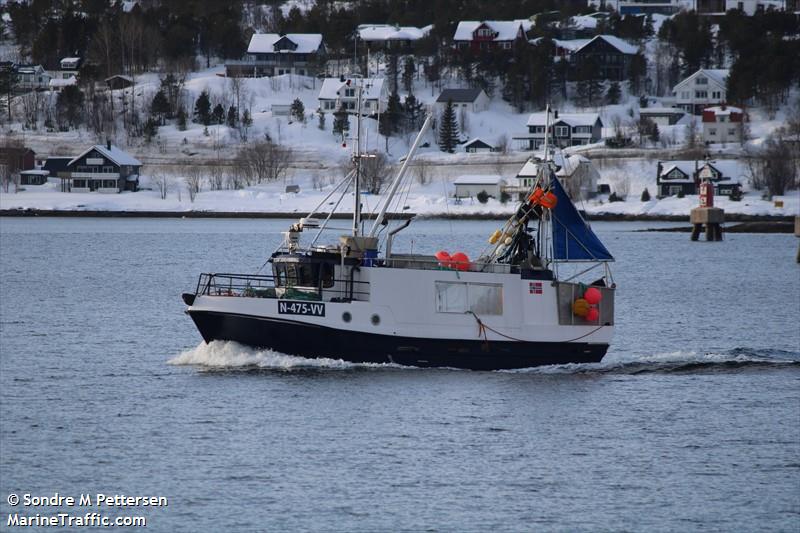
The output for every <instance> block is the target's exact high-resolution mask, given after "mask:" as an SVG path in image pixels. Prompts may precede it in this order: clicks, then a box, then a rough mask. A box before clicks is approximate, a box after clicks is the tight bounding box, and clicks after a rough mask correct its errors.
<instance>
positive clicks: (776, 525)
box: [0, 219, 800, 531]
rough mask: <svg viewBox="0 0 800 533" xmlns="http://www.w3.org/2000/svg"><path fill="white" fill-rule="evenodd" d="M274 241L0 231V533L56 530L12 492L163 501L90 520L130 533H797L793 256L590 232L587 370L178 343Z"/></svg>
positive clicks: (232, 224)
mask: <svg viewBox="0 0 800 533" xmlns="http://www.w3.org/2000/svg"><path fill="white" fill-rule="evenodd" d="M286 225H287V222H285V221H269V220H147V219H144V220H130V219H117V220H103V219H0V261H1V265H2V271H0V519H1V520H0V530H7V529H9V528H7V517H8V514H9V513H11V512H19V513H26V514H29V515H30V514H35V513H37V512H38V513H40V514H56V513H57V512H59V511H65V509H63V508H35V509H31V508H23V507H11V506H10V505H9V504H8V503H7V501H6V499H7V496H8V495H9V494H11V493H15V494H19V495H23V494H25V493H32V494H37V495H52V494H53V493H54V492H59V493H60V494H64V495H72V496H77V495H79V494H81V493H92V494H95V493H98V492H103V493H108V494H126V495H134V496H135V495H155V496H166V497H167V498H168V499H169V506H168V507H167V508H133V509H131V508H129V509H127V510H125V509H114V508H106V509H103V510H102V512H103V513H104V514H107V515H110V516H117V515H142V516H145V517H146V518H147V520H148V524H147V530H149V531H294V530H312V531H399V530H432V531H487V530H492V529H493V530H500V531H507V530H513V531H798V530H800V326H799V325H798V324H800V268H799V267H798V265H797V264H796V263H795V262H794V256H795V254H796V252H797V245H798V239H796V238H795V237H793V236H792V235H749V234H735V235H734V234H732V235H728V236H727V237H726V241H725V242H723V243H703V242H701V243H691V242H689V236H688V235H687V234H685V233H657V234H653V233H638V232H634V231H632V230H634V229H637V228H639V227H641V226H640V225H637V224H631V223H597V224H595V229H596V230H597V231H598V233H600V235H601V238H603V239H604V241H605V243H606V244H607V246H608V248H609V249H610V250H611V251H612V253H614V255H615V256H616V258H617V263H616V264H615V265H614V267H615V268H614V274H615V279H616V282H617V283H618V285H619V291H618V293H617V326H618V327H617V333H616V336H615V339H614V343H613V345H612V348H611V350H610V352H609V354H608V355H607V356H606V358H605V360H604V361H603V362H602V363H600V364H597V365H568V366H562V367H544V368H538V369H530V370H523V371H516V372H469V371H455V370H419V369H404V368H397V367H392V366H388V367H387V366H355V365H349V364H346V363H342V362H339V361H330V360H327V361H326V360H323V361H309V360H302V359H297V358H293V357H288V356H284V355H281V354H275V353H271V352H267V351H256V350H251V349H248V348H244V347H241V346H237V345H234V344H229V343H228V344H225V343H220V344H214V345H212V346H205V345H200V338H199V335H198V334H197V332H196V330H195V329H194V327H193V325H192V323H191V321H190V319H189V318H188V317H186V316H185V315H184V314H183V308H184V307H183V304H182V302H181V301H180V296H179V295H180V293H181V292H182V291H185V290H189V289H193V288H194V284H195V283H196V277H197V274H198V273H199V272H201V271H216V272H225V271H234V272H253V271H255V270H256V269H257V268H258V267H259V266H260V265H261V264H262V263H263V262H264V260H265V258H266V256H267V254H268V253H269V252H271V251H272V249H273V248H274V246H275V245H276V244H277V243H278V242H279V240H280V235H279V231H281V230H283V229H285V227H286ZM341 225H345V224H344V223H342V224H341ZM495 226H497V223H495V222H452V223H450V222H447V221H422V222H419V223H416V224H413V225H412V227H411V228H409V229H408V230H406V231H405V232H404V233H401V234H400V235H401V236H402V237H403V238H402V239H400V238H398V244H397V245H396V248H395V249H396V250H399V249H401V248H405V249H408V248H410V247H411V246H412V245H413V248H414V251H434V250H437V249H440V248H444V249H447V250H449V251H451V252H454V251H458V250H464V251H473V252H474V251H477V250H479V249H480V247H481V246H482V245H483V243H484V242H485V239H486V237H487V236H488V235H489V234H490V233H491V231H493V230H494V229H495ZM412 241H413V244H412ZM454 243H458V245H456V244H454ZM78 510H79V511H80V513H77V512H76V513H74V514H84V512H85V511H86V510H84V509H78ZM90 510H94V509H90Z"/></svg>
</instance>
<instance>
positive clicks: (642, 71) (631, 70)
mask: <svg viewBox="0 0 800 533" xmlns="http://www.w3.org/2000/svg"><path fill="white" fill-rule="evenodd" d="M646 76H647V59H645V57H644V55H642V54H641V53H637V54H636V55H634V56H633V57H632V58H631V63H630V66H629V67H628V80H629V82H630V85H629V87H630V91H631V93H632V94H641V93H642V91H643V90H644V87H643V83H642V82H643V81H644V79H645V78H646Z"/></svg>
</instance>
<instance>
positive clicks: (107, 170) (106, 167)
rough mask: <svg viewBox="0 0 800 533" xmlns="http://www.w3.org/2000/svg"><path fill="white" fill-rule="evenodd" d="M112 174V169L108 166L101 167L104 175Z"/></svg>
mask: <svg viewBox="0 0 800 533" xmlns="http://www.w3.org/2000/svg"><path fill="white" fill-rule="evenodd" d="M113 172H114V167H110V166H105V167H103V173H104V174H111V173H113Z"/></svg>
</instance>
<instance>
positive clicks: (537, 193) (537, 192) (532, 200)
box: [528, 187, 544, 205]
mask: <svg viewBox="0 0 800 533" xmlns="http://www.w3.org/2000/svg"><path fill="white" fill-rule="evenodd" d="M543 194H544V191H543V190H542V188H541V187H536V189H534V190H533V192H532V193H531V195H530V196H528V203H529V204H531V205H537V204H538V203H539V199H540V198H541V197H542V195H543Z"/></svg>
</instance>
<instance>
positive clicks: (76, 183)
mask: <svg viewBox="0 0 800 533" xmlns="http://www.w3.org/2000/svg"><path fill="white" fill-rule="evenodd" d="M72 186H73V187H75V188H78V189H82V188H84V187H86V180H72Z"/></svg>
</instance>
